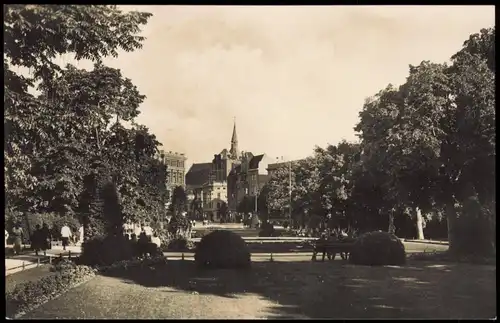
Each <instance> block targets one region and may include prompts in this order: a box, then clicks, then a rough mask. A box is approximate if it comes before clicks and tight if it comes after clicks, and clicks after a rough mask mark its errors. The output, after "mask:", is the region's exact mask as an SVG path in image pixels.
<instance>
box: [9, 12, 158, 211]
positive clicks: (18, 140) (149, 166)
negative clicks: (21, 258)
mask: <svg viewBox="0 0 500 323" xmlns="http://www.w3.org/2000/svg"><path fill="white" fill-rule="evenodd" d="M149 17H151V14H149V13H143V12H122V11H121V10H119V9H117V7H116V6H102V5H99V6H95V5H89V6H87V5H86V6H75V5H50V6H49V5H7V6H5V15H4V22H5V24H4V27H5V34H4V48H5V56H4V71H5V78H4V79H5V95H4V113H5V119H4V126H5V136H6V145H5V148H4V161H5V166H4V167H5V172H6V181H5V189H6V197H7V207H8V208H10V209H17V210H20V211H33V212H56V213H58V214H79V215H80V216H85V214H88V213H89V212H91V213H92V212H93V211H92V210H93V209H94V208H95V207H94V206H92V205H94V204H95V203H94V202H92V201H93V199H95V198H98V197H97V195H95V194H94V191H95V189H96V188H95V187H86V186H85V180H86V179H87V180H88V179H89V177H88V176H97V177H100V178H106V181H107V182H112V183H113V187H114V189H115V190H116V192H117V196H116V198H117V199H118V200H119V203H120V208H119V212H120V213H121V214H123V215H124V216H125V217H126V218H129V219H134V220H139V221H142V220H145V219H148V218H151V217H153V216H154V215H155V214H156V213H159V212H162V211H161V210H162V209H163V208H164V204H165V202H166V199H167V194H166V193H165V191H166V188H165V181H164V179H165V176H166V166H165V165H163V164H162V163H161V162H160V161H159V160H157V159H156V157H155V156H156V154H157V147H158V146H159V142H158V141H157V140H156V138H155V136H154V135H152V134H150V133H149V130H148V129H147V128H146V127H144V126H142V125H138V124H136V123H135V121H134V120H135V118H136V117H137V116H138V115H139V113H140V112H139V106H140V104H141V103H142V102H143V101H144V99H145V96H144V95H142V94H140V93H139V91H138V89H137V87H136V86H135V85H134V84H133V83H132V81H131V80H130V79H128V78H126V77H124V76H123V75H122V74H121V72H120V70H118V69H114V68H110V67H107V66H104V65H103V64H102V59H103V58H104V57H107V56H117V55H118V52H119V50H125V51H133V50H135V49H139V48H141V47H142V42H143V41H144V37H142V36H140V31H141V26H142V25H145V24H146V23H147V21H148V18H149ZM63 54H72V55H74V57H75V58H76V59H77V60H80V59H89V60H91V61H94V63H95V64H94V68H93V69H92V70H89V71H87V70H81V69H78V68H76V67H75V66H73V65H70V64H68V65H67V66H63V67H61V66H59V65H57V64H55V63H54V61H55V59H56V58H57V57H59V56H60V55H63ZM16 67H23V68H26V69H28V71H29V73H28V75H23V74H20V73H16V72H15V71H14V68H16ZM35 87H36V88H37V89H38V91H39V93H40V94H38V95H33V94H31V93H33V92H32V91H31V90H32V89H33V88H35ZM122 120H124V121H129V122H131V123H132V127H131V128H128V129H127V128H125V127H123V126H122V125H121V124H120V121H122ZM95 185H97V186H99V187H100V188H98V190H99V189H105V188H106V187H109V185H108V184H107V183H100V182H95V183H94V186H95ZM105 195H106V196H111V195H110V194H105ZM85 196H86V198H85ZM92 196H93V198H91V199H90V200H89V199H88V198H89V197H92ZM96 205H97V204H96ZM101 211H102V210H100V211H99V212H101ZM96 212H97V211H96Z"/></svg>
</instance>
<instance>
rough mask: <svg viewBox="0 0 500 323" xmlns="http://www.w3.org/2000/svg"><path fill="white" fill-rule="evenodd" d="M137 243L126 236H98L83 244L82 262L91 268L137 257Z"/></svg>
mask: <svg viewBox="0 0 500 323" xmlns="http://www.w3.org/2000/svg"><path fill="white" fill-rule="evenodd" d="M137 251H138V250H137V245H136V243H134V242H132V241H129V240H126V238H125V237H124V236H96V237H93V238H91V239H89V240H87V241H85V242H84V243H83V244H82V254H81V256H80V262H81V263H82V264H85V265H89V266H96V265H98V266H106V265H111V264H112V263H114V262H117V261H120V260H129V259H132V258H133V257H134V256H136V255H137Z"/></svg>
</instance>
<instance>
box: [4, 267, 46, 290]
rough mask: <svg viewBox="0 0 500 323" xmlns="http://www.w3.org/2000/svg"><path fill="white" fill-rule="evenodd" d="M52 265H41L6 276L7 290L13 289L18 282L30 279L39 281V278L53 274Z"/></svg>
mask: <svg viewBox="0 0 500 323" xmlns="http://www.w3.org/2000/svg"><path fill="white" fill-rule="evenodd" d="M50 267H51V266H50V265H40V266H39V267H35V268H31V269H26V270H23V271H19V272H16V273H14V274H11V275H8V276H6V277H5V291H6V292H7V291H11V290H13V289H14V288H15V287H16V285H17V284H19V283H24V282H28V281H38V280H39V279H41V278H43V277H45V276H49V275H50V274H52V272H51V271H50Z"/></svg>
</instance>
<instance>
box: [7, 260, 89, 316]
mask: <svg viewBox="0 0 500 323" xmlns="http://www.w3.org/2000/svg"><path fill="white" fill-rule="evenodd" d="M95 274H96V270H95V269H93V268H90V267H87V266H75V267H73V268H68V269H64V270H61V271H56V272H55V273H53V274H52V275H50V276H47V277H43V278H42V279H40V280H38V281H35V282H32V281H29V282H25V283H20V284H18V285H17V286H16V287H15V288H14V290H12V291H10V292H6V293H5V303H6V316H7V317H9V318H15V317H18V316H20V315H22V314H24V313H26V312H27V311H29V310H31V309H33V308H35V307H37V306H39V305H42V304H44V303H45V302H47V301H48V300H50V299H52V298H55V297H57V296H59V295H60V294H61V293H63V292H65V291H67V290H69V289H70V288H71V287H73V286H74V285H76V284H79V283H82V282H85V281H87V280H88V279H90V278H92V277H94V276H95Z"/></svg>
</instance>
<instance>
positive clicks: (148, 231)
mask: <svg viewBox="0 0 500 323" xmlns="http://www.w3.org/2000/svg"><path fill="white" fill-rule="evenodd" d="M141 231H144V233H145V234H146V237H147V238H148V241H151V238H152V237H153V228H151V226H150V225H149V224H146V225H145V226H143V230H141Z"/></svg>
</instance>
